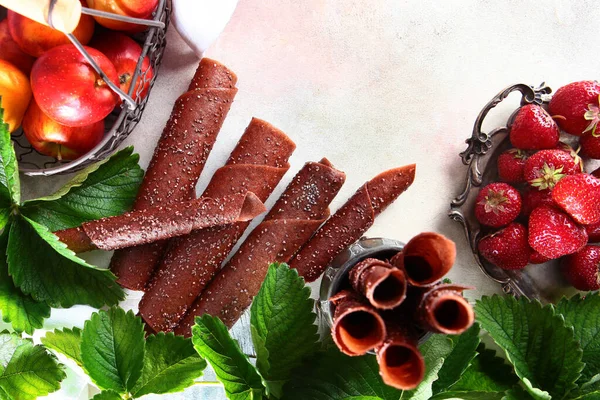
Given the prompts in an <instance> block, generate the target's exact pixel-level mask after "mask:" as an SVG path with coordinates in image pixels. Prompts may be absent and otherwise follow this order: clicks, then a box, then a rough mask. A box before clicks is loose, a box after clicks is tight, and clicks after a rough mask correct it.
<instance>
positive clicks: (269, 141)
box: [139, 118, 296, 331]
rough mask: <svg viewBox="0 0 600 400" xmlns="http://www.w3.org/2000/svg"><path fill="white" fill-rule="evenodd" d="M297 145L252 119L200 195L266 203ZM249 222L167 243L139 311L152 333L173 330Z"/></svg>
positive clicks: (194, 233) (212, 229)
mask: <svg viewBox="0 0 600 400" xmlns="http://www.w3.org/2000/svg"><path fill="white" fill-rule="evenodd" d="M295 147H296V146H295V144H294V143H293V142H292V141H291V140H290V139H289V138H288V137H287V136H286V135H285V133H283V132H282V131H280V130H279V129H277V128H275V127H274V126H272V125H271V124H269V123H267V122H265V121H262V120H259V119H256V118H254V119H252V121H251V122H250V124H249V125H248V127H247V128H246V131H245V132H244V134H243V135H242V137H241V139H240V141H239V142H238V144H237V146H236V147H235V149H234V150H233V152H232V153H231V155H230V157H229V160H228V161H227V163H226V165H225V166H223V167H221V168H219V169H218V170H217V171H216V172H215V174H214V176H213V178H212V179H211V181H210V183H209V185H208V187H207V188H206V190H205V192H204V193H203V195H204V196H208V197H220V196H224V195H229V194H233V193H247V192H248V191H252V192H253V193H255V194H256V195H257V196H258V198H259V199H260V200H261V201H263V202H264V201H266V199H267V198H268V197H269V196H270V195H271V193H272V191H273V190H274V189H275V187H276V186H277V185H278V184H279V181H280V180H281V178H282V177H283V176H284V175H285V173H286V172H287V170H288V169H289V164H288V162H287V161H288V159H289V157H290V156H291V155H292V153H293V151H294V149H295ZM248 224H249V223H247V222H239V223H235V224H232V225H228V226H225V227H219V228H211V229H204V230H202V231H197V232H193V233H192V234H191V235H188V236H186V237H182V238H178V239H174V240H173V241H171V244H170V246H169V250H168V251H167V253H166V254H165V257H164V258H163V260H162V262H161V263H160V266H159V268H158V270H157V271H156V274H155V276H154V278H153V279H152V281H151V282H150V284H149V285H148V288H147V290H146V293H145V294H144V296H143V297H142V301H141V302H140V307H139V309H140V315H141V316H142V317H143V318H144V320H145V321H146V323H147V324H149V325H150V326H151V327H152V328H153V329H154V330H155V331H172V330H173V328H174V327H175V326H176V325H177V323H178V322H179V320H180V319H181V318H183V316H184V315H185V312H186V311H187V310H188V309H189V307H190V306H191V305H192V304H193V302H194V300H196V298H197V297H198V295H199V294H200V293H201V291H202V290H203V288H204V287H205V285H206V284H208V282H210V280H211V279H212V278H213V277H214V276H215V274H216V273H217V271H218V270H219V268H220V267H221V265H222V264H223V261H225V258H227V255H228V254H229V253H230V252H231V250H232V249H233V247H234V246H235V244H236V242H237V241H238V240H239V239H240V237H241V236H242V234H243V233H244V231H245V230H246V228H247V227H248Z"/></svg>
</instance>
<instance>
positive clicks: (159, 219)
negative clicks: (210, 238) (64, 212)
mask: <svg viewBox="0 0 600 400" xmlns="http://www.w3.org/2000/svg"><path fill="white" fill-rule="evenodd" d="M265 211H266V209H265V206H264V204H263V203H262V202H261V201H260V199H259V198H258V197H256V195H254V194H253V193H251V192H248V193H246V194H237V195H231V196H225V197H223V198H220V199H213V198H207V197H201V198H199V199H195V200H190V201H186V202H181V203H177V204H172V205H169V206H165V207H163V206H158V207H151V208H149V209H146V210H139V211H132V212H129V213H125V214H123V215H119V216H116V217H110V218H103V219H99V220H96V221H90V222H86V223H84V224H82V225H81V227H78V228H72V229H66V230H63V231H58V232H56V233H55V234H56V236H58V238H59V239H60V240H61V241H62V242H63V243H65V244H66V245H67V247H69V248H70V249H71V250H73V251H75V252H76V253H78V252H79V253H81V252H85V251H91V250H96V249H100V250H116V249H122V248H125V247H131V246H139V245H142V244H147V243H154V242H157V241H160V240H165V239H169V238H172V237H176V236H182V235H187V234H189V233H190V232H192V231H193V230H197V229H204V228H208V227H212V226H221V225H227V224H232V223H234V222H238V221H249V220H251V219H253V218H254V217H256V216H258V215H260V214H262V213H263V212H265Z"/></svg>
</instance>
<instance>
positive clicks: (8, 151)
mask: <svg viewBox="0 0 600 400" xmlns="http://www.w3.org/2000/svg"><path fill="white" fill-rule="evenodd" d="M0 186H1V187H2V188H1V189H0V192H3V194H2V195H0V198H1V199H2V204H3V205H4V206H6V200H8V201H9V203H8V204H11V205H20V204H21V180H20V179H19V165H18V163H17V156H16V154H15V149H14V147H13V143H12V140H11V139H10V132H9V131H8V125H7V124H5V123H4V109H3V108H2V99H1V98H0ZM7 195H8V196H7ZM0 225H1V224H0Z"/></svg>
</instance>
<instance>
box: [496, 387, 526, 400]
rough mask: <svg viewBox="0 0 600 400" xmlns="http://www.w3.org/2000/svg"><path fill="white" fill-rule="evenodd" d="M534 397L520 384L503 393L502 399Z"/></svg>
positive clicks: (512, 399)
mask: <svg viewBox="0 0 600 400" xmlns="http://www.w3.org/2000/svg"><path fill="white" fill-rule="evenodd" d="M531 399H534V397H532V396H531V394H529V392H527V391H526V390H525V389H523V388H522V387H521V386H514V387H513V388H511V389H509V390H507V391H506V392H505V393H504V397H503V398H502V400H531Z"/></svg>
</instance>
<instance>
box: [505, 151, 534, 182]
mask: <svg viewBox="0 0 600 400" xmlns="http://www.w3.org/2000/svg"><path fill="white" fill-rule="evenodd" d="M526 159H527V154H526V153H525V152H524V151H523V150H519V149H510V150H506V151H505V152H504V153H502V154H500V155H499V156H498V175H499V176H500V180H501V181H503V182H508V183H521V182H525V178H523V167H524V166H525V160H526Z"/></svg>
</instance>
